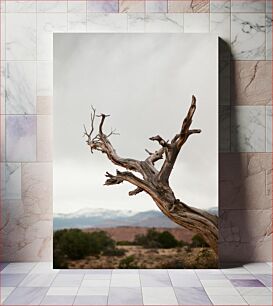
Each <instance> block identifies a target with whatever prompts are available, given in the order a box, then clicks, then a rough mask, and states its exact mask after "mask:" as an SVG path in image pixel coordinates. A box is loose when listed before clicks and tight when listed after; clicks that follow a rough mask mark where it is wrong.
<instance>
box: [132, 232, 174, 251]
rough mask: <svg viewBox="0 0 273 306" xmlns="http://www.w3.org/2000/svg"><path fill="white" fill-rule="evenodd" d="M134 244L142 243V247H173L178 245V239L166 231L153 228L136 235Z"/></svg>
mask: <svg viewBox="0 0 273 306" xmlns="http://www.w3.org/2000/svg"><path fill="white" fill-rule="evenodd" d="M134 242H135V244H137V245H142V246H143V247H144V248H147V249H152V248H163V249H169V248H175V247H177V246H178V241H177V240H176V239H175V237H174V236H173V235H172V234H171V233H170V232H168V231H164V232H162V233H160V232H158V231H156V230H155V229H149V230H148V232H147V234H146V235H136V237H135V241H134Z"/></svg>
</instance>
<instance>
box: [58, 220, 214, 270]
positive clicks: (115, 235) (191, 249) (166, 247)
mask: <svg viewBox="0 0 273 306" xmlns="http://www.w3.org/2000/svg"><path fill="white" fill-rule="evenodd" d="M58 236H59V239H58ZM58 240H60V244H61V245H62V247H61V248H60V247H58V246H57V244H58ZM54 243H55V245H54V268H70V269H187V268H216V267H217V256H216V254H215V253H214V251H213V250H212V249H211V248H209V246H208V245H207V244H206V242H205V241H204V240H203V238H202V237H201V236H199V235H193V234H191V233H190V232H189V231H187V230H186V229H183V228H171V229H169V228H144V227H139V228H138V227H125V226H124V227H116V228H86V229H83V230H80V229H69V230H67V229H65V230H59V231H56V232H55V233H54ZM68 244H69V245H68ZM91 246H93V247H91ZM90 247H91V248H90Z"/></svg>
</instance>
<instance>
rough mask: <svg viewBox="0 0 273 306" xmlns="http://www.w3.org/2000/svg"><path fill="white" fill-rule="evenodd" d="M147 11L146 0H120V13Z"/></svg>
mask: <svg viewBox="0 0 273 306" xmlns="http://www.w3.org/2000/svg"><path fill="white" fill-rule="evenodd" d="M144 11H145V1H139V0H136V1H134V0H120V1H119V12H120V13H143V12H144Z"/></svg>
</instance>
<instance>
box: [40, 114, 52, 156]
mask: <svg viewBox="0 0 273 306" xmlns="http://www.w3.org/2000/svg"><path fill="white" fill-rule="evenodd" d="M52 124H53V123H52V116H48V115H40V116H37V161H38V162H39V161H52V145H53V144H52V136H53V135H52Z"/></svg>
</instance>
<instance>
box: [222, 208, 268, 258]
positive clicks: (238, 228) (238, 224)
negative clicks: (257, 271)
mask: <svg viewBox="0 0 273 306" xmlns="http://www.w3.org/2000/svg"><path fill="white" fill-rule="evenodd" d="M220 216H221V223H220V245H219V254H220V260H221V261H229V262H242V261H248V262H252V261H265V260H266V258H271V254H272V234H271V232H272V228H271V223H272V210H271V209H265V210H241V211H238V210H224V211H222V212H221V214H220Z"/></svg>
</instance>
